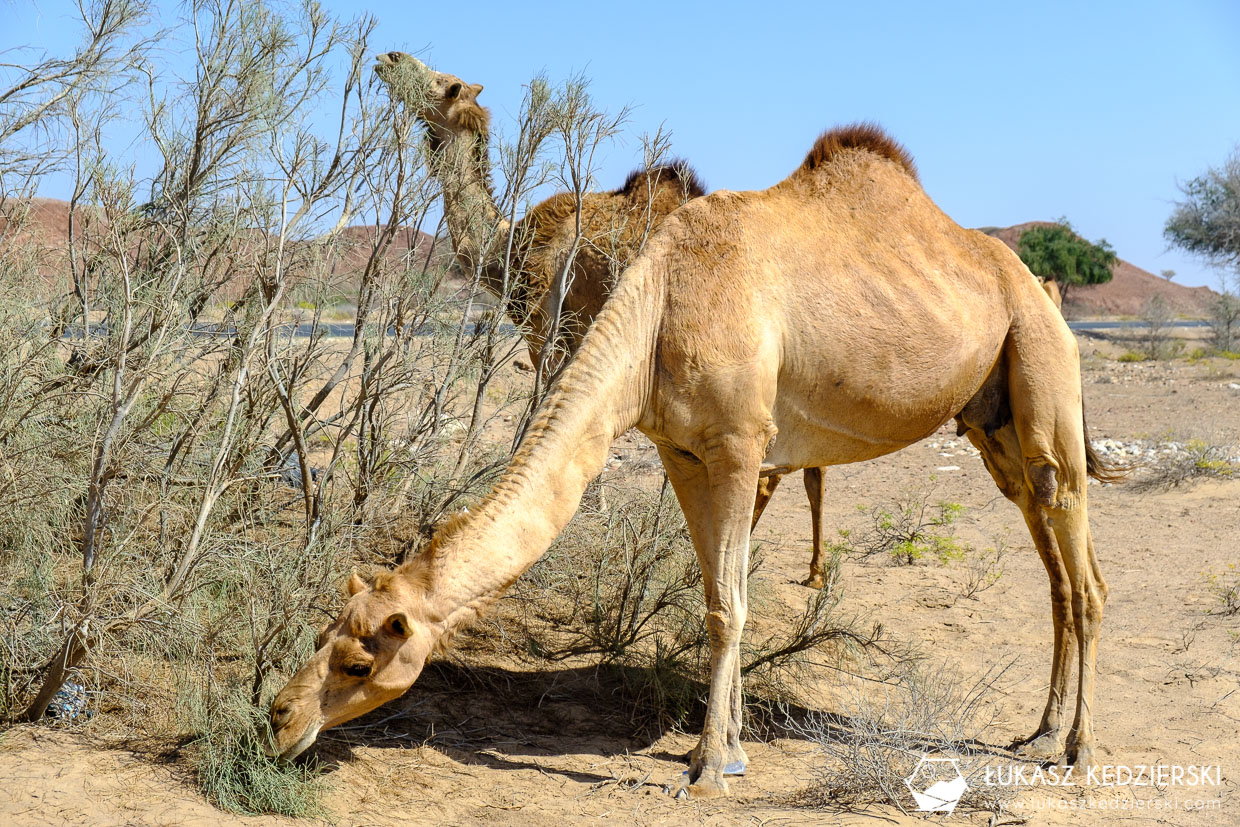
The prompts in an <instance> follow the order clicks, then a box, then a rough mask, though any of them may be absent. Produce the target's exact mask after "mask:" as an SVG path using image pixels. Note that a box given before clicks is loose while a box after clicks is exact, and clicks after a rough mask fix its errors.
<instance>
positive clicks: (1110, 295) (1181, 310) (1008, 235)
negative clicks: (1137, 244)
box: [981, 221, 1218, 318]
mask: <svg viewBox="0 0 1240 827" xmlns="http://www.w3.org/2000/svg"><path fill="white" fill-rule="evenodd" d="M1049 226H1052V225H1051V222H1049V221H1027V222H1025V223H1024V224H1016V225H1015V226H1012V227H1004V228H1002V229H1000V228H997V227H982V228H981V230H982V232H984V233H986V234H987V235H992V236H994V237H995V238H997V239H999V240H1000V241H1002V242H1003V243H1004V244H1006V245H1007V246H1009V247H1011V248H1012V249H1013V250H1017V249H1018V247H1019V244H1020V236H1021V234H1022V233H1023V232H1025V231H1026V230H1028V229H1031V228H1033V227H1049ZM1113 273H1114V275H1113V276H1112V278H1111V280H1110V281H1109V282H1107V283H1106V284H1093V285H1089V286H1088V287H1073V288H1072V289H1071V291H1070V292H1069V293H1068V305H1066V306H1065V307H1064V315H1066V316H1069V317H1070V318H1097V317H1099V316H1139V315H1141V307H1142V305H1144V304H1145V303H1146V302H1147V301H1149V299H1150V298H1151V297H1153V296H1162V297H1163V301H1165V302H1166V303H1167V305H1168V306H1169V307H1170V308H1171V310H1172V312H1174V313H1176V314H1178V315H1180V316H1186V317H1189V318H1204V317H1205V316H1206V315H1208V313H1209V307H1210V304H1211V302H1213V301H1214V299H1216V298H1218V293H1215V292H1214V291H1213V290H1211V289H1210V288H1209V287H1186V286H1185V285H1183V284H1176V283H1175V282H1174V281H1168V280H1167V279H1165V278H1163V277H1161V276H1156V275H1154V274H1153V273H1150V272H1147V271H1145V270H1142V269H1141V268H1140V267H1138V266H1136V265H1135V264H1133V263H1131V262H1128V261H1125V260H1124V259H1122V258H1121V259H1120V260H1119V262H1118V263H1117V264H1116V266H1115V270H1114V271H1113Z"/></svg>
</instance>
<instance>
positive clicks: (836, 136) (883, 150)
mask: <svg viewBox="0 0 1240 827" xmlns="http://www.w3.org/2000/svg"><path fill="white" fill-rule="evenodd" d="M846 149H860V150H865V151H867V152H873V153H874V154H875V155H878V156H881V157H883V158H886V159H887V160H889V161H894V162H895V163H897V164H899V165H900V166H902V167H904V171H905V172H907V173H908V174H909V175H911V176H912V178H913V180H914V181H917V182H918V183H920V182H921V179H920V178H918V177H917V165H916V164H914V163H913V156H912V155H910V154H909V151H908V150H907V149H905V148H904V147H903V146H901V145H900V144H899V143H898V142H897V141H896V140H895V139H894V138H892V137H891V136H890V135H888V134H887V133H886V132H884V131H883V128H882V127H881V126H879V125H878V124H876V123H871V122H868V121H863V122H861V123H854V124H849V125H848V126H837V127H836V128H835V129H832V130H829V131H827V132H824V133H822V135H821V136H819V138H818V140H816V141H814V145H813V147H811V148H810V151H809V154H808V155H806V156H805V161H804V162H802V164H801V166H800V167H799V168H798V169H797V171H796V172H795V173H793V175H797V174H801V173H807V172H813V171H814V170H816V169H818V168H819V167H822V166H825V165H827V164H829V163H831V161H832V159H834V158H835V156H836V155H837V154H838V153H839V152H841V151H843V150H846Z"/></svg>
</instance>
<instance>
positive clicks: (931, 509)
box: [841, 478, 969, 566]
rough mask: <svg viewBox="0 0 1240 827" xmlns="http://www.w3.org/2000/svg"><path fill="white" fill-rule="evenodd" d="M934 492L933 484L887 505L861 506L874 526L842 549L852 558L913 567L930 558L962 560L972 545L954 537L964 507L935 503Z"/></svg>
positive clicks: (940, 560) (944, 560) (941, 561)
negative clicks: (883, 560)
mask: <svg viewBox="0 0 1240 827" xmlns="http://www.w3.org/2000/svg"><path fill="white" fill-rule="evenodd" d="M931 482H932V483H933V478H932V480H931ZM933 492H934V486H933V484H932V485H930V486H928V487H926V488H920V489H910V490H909V491H906V492H904V493H903V494H901V495H900V496H898V497H897V498H896V499H895V500H894V501H892V502H890V503H888V504H885V505H881V506H876V507H874V508H872V509H862V510H864V511H868V512H869V513H870V515H871V517H872V524H871V527H870V528H869V529H868V530H866V531H864V532H862V533H861V534H860V536H858V537H857V539H856V540H855V541H854V542H852V543H848V544H846V545H844V546H843V548H845V549H846V550H847V553H848V554H849V555H850V556H853V557H858V558H869V557H875V556H878V557H886V558H889V559H890V560H891V561H892V562H894V563H895V564H896V565H901V566H911V565H913V564H914V563H916V562H918V561H919V560H923V559H925V558H927V557H931V558H934V559H936V560H938V561H939V562H940V563H946V562H948V561H949V560H959V559H961V558H962V557H964V555H965V552H966V550H968V548H969V547H968V546H967V545H965V544H962V543H961V542H960V541H958V540H957V539H956V538H955V537H954V536H953V534H954V531H955V529H954V528H953V525H954V524H955V522H956V521H957V520H958V519H959V517H960V515H961V514H962V513H963V512H964V506H962V505H960V504H959V503H953V502H939V503H933V504H932V503H931V501H930V498H931V496H932V495H933ZM841 533H842V532H841ZM845 538H846V539H847V535H845Z"/></svg>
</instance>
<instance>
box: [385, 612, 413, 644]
mask: <svg viewBox="0 0 1240 827" xmlns="http://www.w3.org/2000/svg"><path fill="white" fill-rule="evenodd" d="M383 630H384V631H385V632H387V633H388V634H389V635H394V636H395V637H398V638H400V639H402V640H404V639H406V638H408V637H409V635H411V634H413V629H412V628H411V627H410V625H409V616H408V615H406V614H405V613H404V612H396V613H395V614H390V615H388V619H387V620H385V621H383Z"/></svg>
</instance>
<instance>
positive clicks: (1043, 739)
mask: <svg viewBox="0 0 1240 827" xmlns="http://www.w3.org/2000/svg"><path fill="white" fill-rule="evenodd" d="M1016 754H1017V755H1018V756H1020V757H1021V758H1028V759H1031V760H1034V761H1053V760H1055V759H1056V758H1058V757H1059V756H1061V755H1063V745H1062V744H1060V742H1059V733H1058V732H1044V733H1042V734H1041V735H1035V736H1033V737H1031V738H1030V739H1029V740H1027V741H1025V742H1024V743H1023V744H1021V745H1020V746H1019V747H1017V748H1016Z"/></svg>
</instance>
